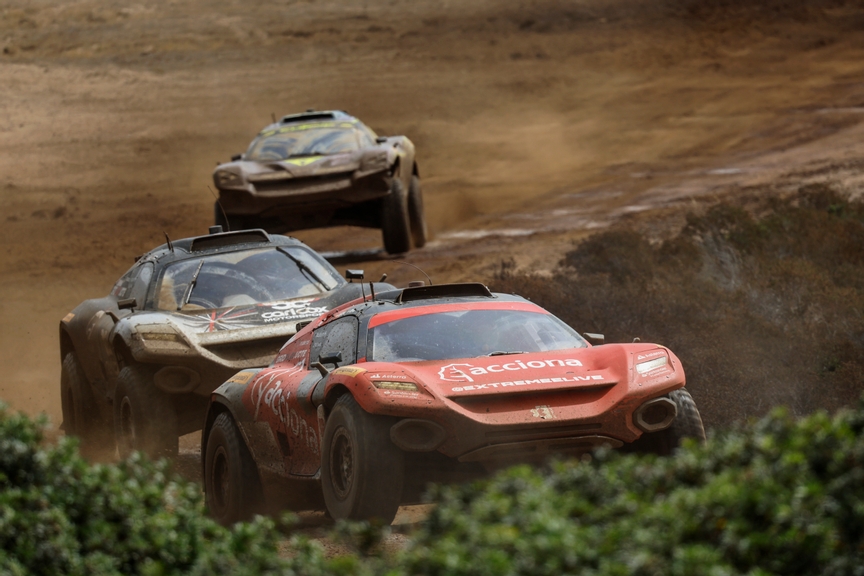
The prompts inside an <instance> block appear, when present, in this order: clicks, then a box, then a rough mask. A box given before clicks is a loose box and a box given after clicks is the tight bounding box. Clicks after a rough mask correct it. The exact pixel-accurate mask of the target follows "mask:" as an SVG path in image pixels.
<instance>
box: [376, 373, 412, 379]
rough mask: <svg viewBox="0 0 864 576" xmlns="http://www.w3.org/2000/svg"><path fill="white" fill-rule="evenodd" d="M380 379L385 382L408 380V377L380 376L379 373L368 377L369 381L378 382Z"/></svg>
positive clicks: (403, 375) (402, 375) (401, 375)
mask: <svg viewBox="0 0 864 576" xmlns="http://www.w3.org/2000/svg"><path fill="white" fill-rule="evenodd" d="M382 378H383V379H385V380H408V376H406V375H405V374H381V373H380V372H379V373H376V374H370V375H369V379H370V380H380V379H382Z"/></svg>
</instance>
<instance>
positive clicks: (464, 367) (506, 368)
mask: <svg viewBox="0 0 864 576" xmlns="http://www.w3.org/2000/svg"><path fill="white" fill-rule="evenodd" d="M562 366H582V362H580V361H579V360H574V359H572V358H567V359H561V360H559V359H557V358H556V359H555V360H531V361H529V362H522V361H521V360H516V361H513V362H507V363H505V364H490V365H489V366H474V365H473V364H448V365H446V366H442V367H441V369H440V370H439V371H438V377H439V378H440V379H441V380H444V381H446V382H474V378H472V376H482V375H483V374H494V373H498V372H513V371H516V370H540V369H541V368H557V367H562Z"/></svg>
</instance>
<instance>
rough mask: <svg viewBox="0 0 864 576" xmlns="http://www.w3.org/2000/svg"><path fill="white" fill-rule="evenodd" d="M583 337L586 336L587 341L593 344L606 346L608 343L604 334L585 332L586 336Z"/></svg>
mask: <svg viewBox="0 0 864 576" xmlns="http://www.w3.org/2000/svg"><path fill="white" fill-rule="evenodd" d="M582 336H584V337H585V339H586V340H588V341H589V342H591V343H592V344H605V343H606V336H604V335H603V334H593V333H591V332H585V333H584V334H582Z"/></svg>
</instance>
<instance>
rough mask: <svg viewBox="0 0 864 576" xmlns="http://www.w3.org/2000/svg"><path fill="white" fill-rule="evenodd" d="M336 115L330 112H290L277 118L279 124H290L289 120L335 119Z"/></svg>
mask: <svg viewBox="0 0 864 576" xmlns="http://www.w3.org/2000/svg"><path fill="white" fill-rule="evenodd" d="M335 119H336V117H335V116H334V115H333V113H332V112H314V111H313V112H311V113H310V112H306V113H304V114H291V115H290V116H283V117H282V119H281V120H279V123H280V124H290V123H291V122H308V121H310V120H335Z"/></svg>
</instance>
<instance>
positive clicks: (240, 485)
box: [204, 412, 261, 526]
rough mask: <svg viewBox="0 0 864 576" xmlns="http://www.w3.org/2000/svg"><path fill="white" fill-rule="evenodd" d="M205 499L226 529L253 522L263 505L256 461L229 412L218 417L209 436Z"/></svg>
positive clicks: (214, 516)
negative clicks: (254, 515)
mask: <svg viewBox="0 0 864 576" xmlns="http://www.w3.org/2000/svg"><path fill="white" fill-rule="evenodd" d="M204 496H205V499H206V502H207V507H208V508H209V509H210V514H211V515H212V516H213V518H214V519H216V521H217V522H219V523H220V524H223V525H225V526H228V525H230V524H233V523H235V522H240V521H242V520H248V519H250V518H251V517H252V515H253V514H254V513H255V512H257V511H258V508H259V504H260V502H261V482H260V481H259V479H258V474H257V472H256V470H255V461H254V460H253V459H252V455H251V454H250V453H249V449H248V448H247V447H246V444H245V443H244V442H243V438H242V437H241V436H240V431H239V430H237V426H236V424H234V420H233V419H232V418H231V415H230V414H229V413H227V412H223V413H221V414H219V415H218V416H217V417H216V420H215V421H214V422H213V426H212V428H210V433H209V435H208V437H207V450H206V454H204Z"/></svg>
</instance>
